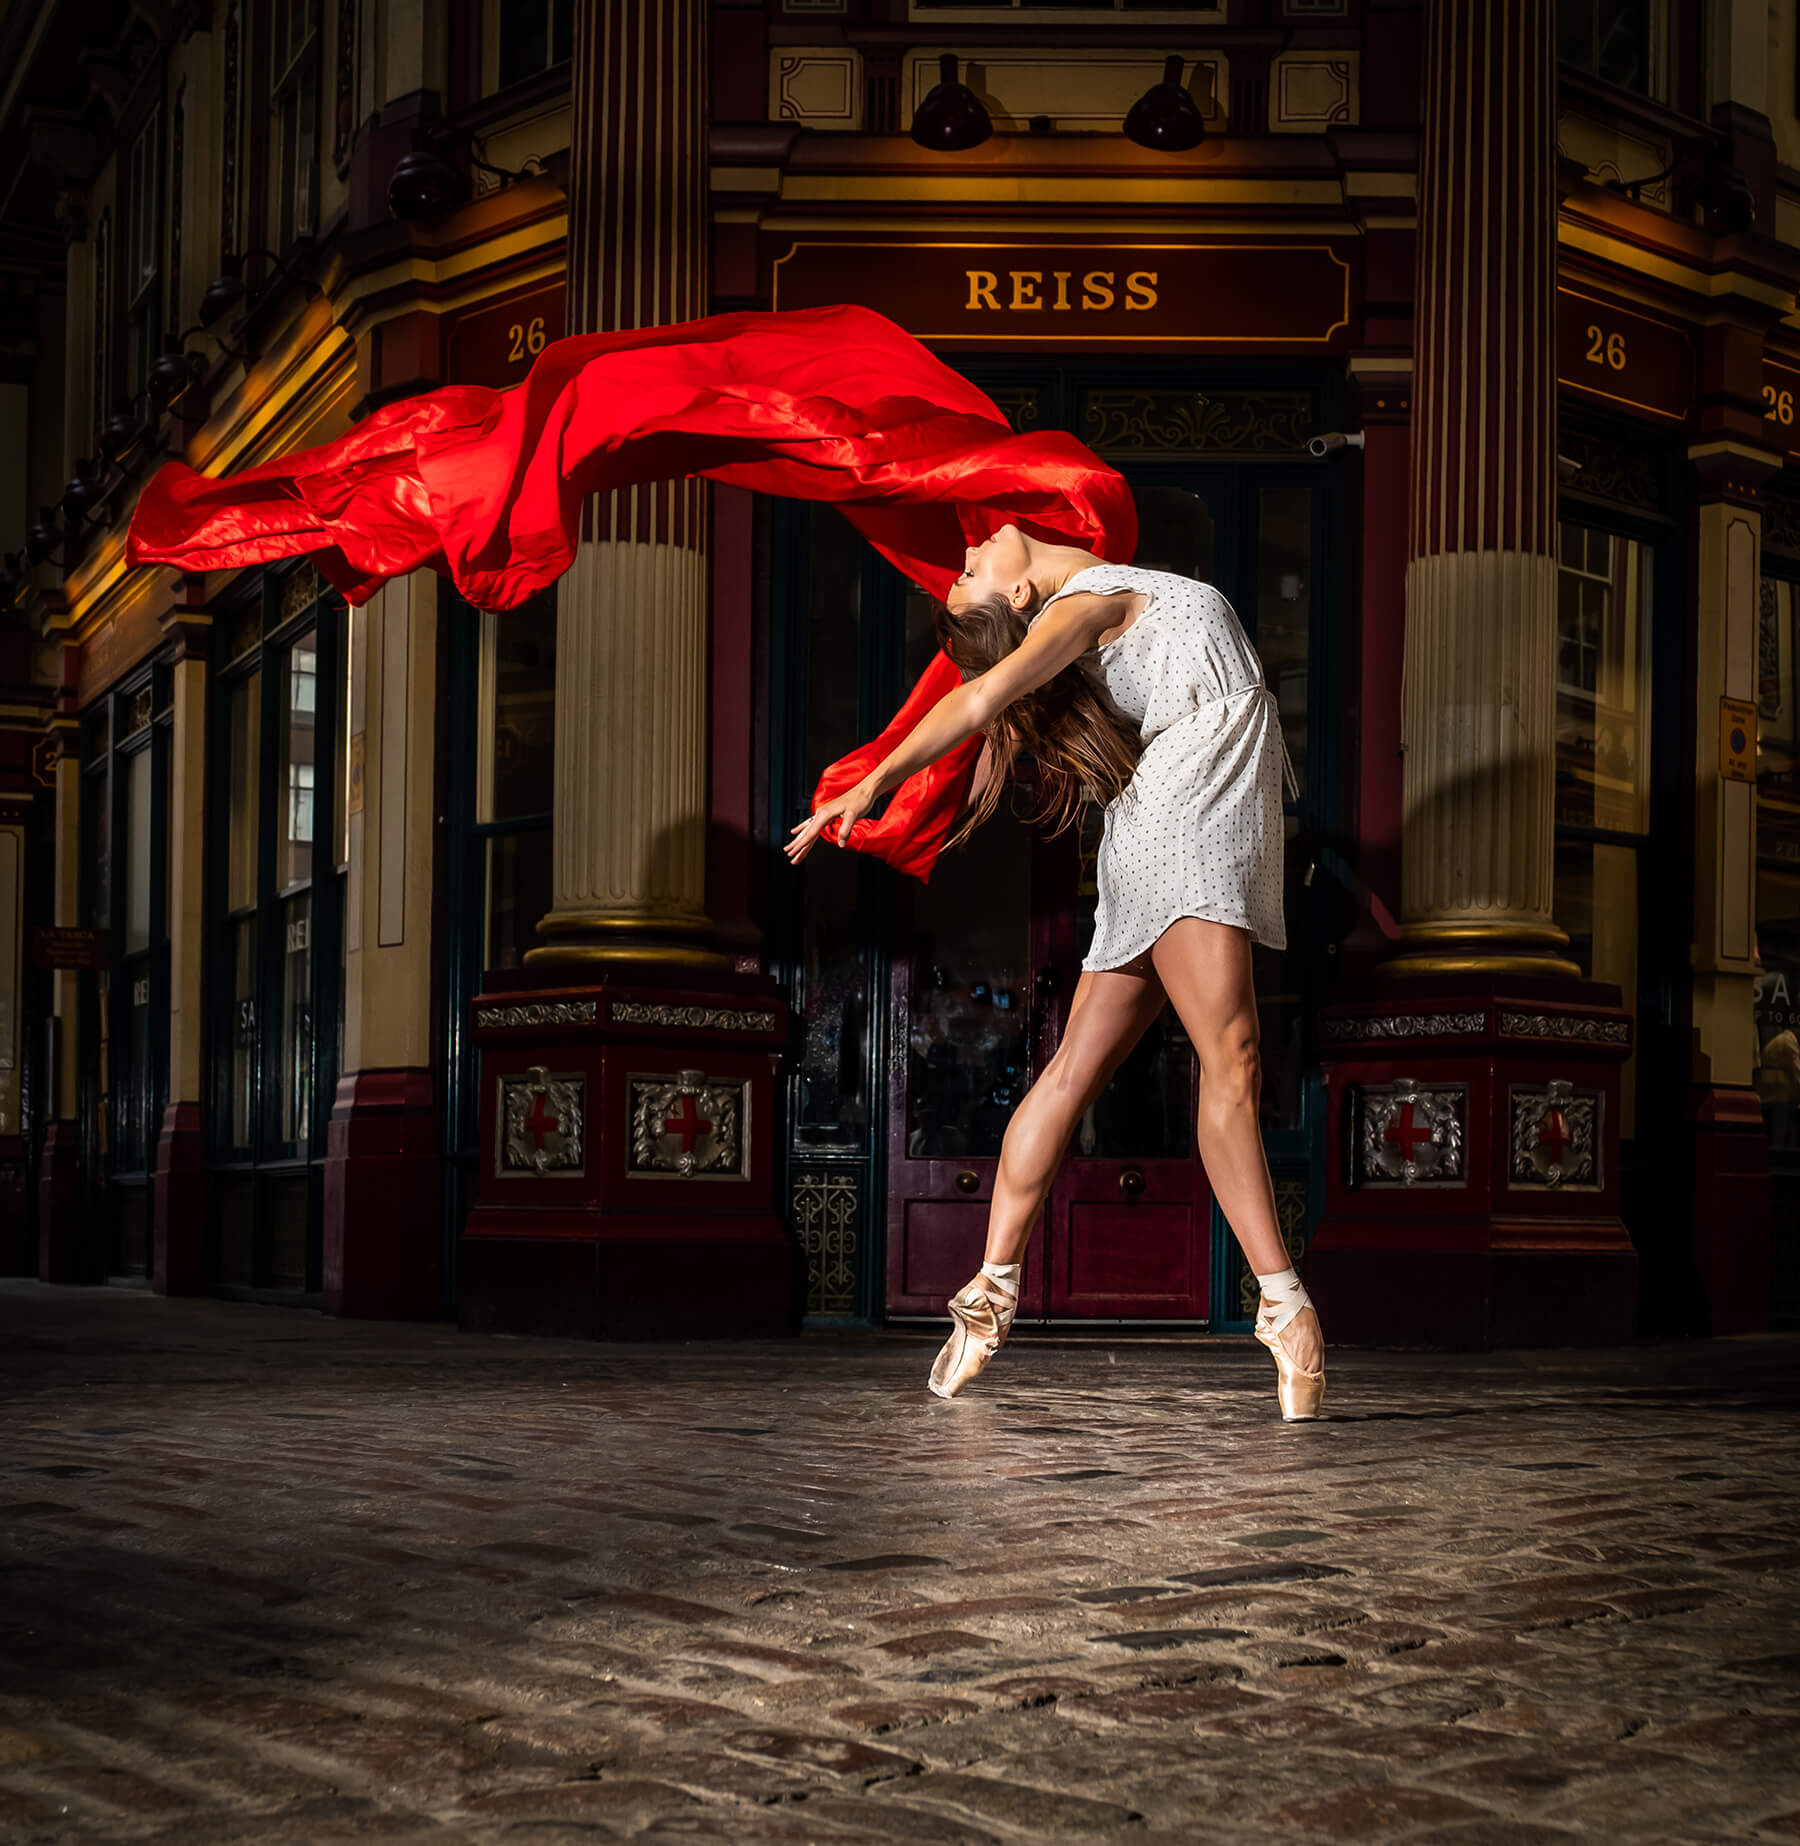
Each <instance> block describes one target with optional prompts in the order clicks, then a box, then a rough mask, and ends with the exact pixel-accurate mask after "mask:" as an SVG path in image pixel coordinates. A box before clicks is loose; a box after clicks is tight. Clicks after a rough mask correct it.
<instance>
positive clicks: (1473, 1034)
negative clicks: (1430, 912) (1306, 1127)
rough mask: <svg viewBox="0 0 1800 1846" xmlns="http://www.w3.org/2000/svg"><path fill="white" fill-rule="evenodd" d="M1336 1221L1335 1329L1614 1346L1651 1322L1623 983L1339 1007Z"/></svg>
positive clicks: (1334, 1091)
mask: <svg viewBox="0 0 1800 1846" xmlns="http://www.w3.org/2000/svg"><path fill="white" fill-rule="evenodd" d="M1320 1036H1321V1041H1322V1042H1321V1050H1322V1056H1323V1062H1324V1068H1325V1082H1326V1094H1327V1107H1328V1110H1329V1122H1330V1153H1329V1160H1328V1168H1327V1181H1326V1207H1325V1217H1324V1220H1323V1222H1322V1223H1321V1224H1320V1226H1319V1229H1318V1231H1317V1233H1316V1234H1315V1236H1314V1238H1313V1242H1312V1246H1311V1248H1310V1249H1309V1250H1308V1252H1307V1256H1306V1282H1307V1287H1308V1289H1309V1290H1310V1291H1311V1293H1312V1294H1313V1295H1314V1297H1315V1298H1316V1299H1317V1301H1318V1303H1319V1313H1320V1318H1321V1320H1322V1321H1323V1323H1324V1326H1325V1329H1326V1338H1327V1339H1328V1340H1335V1341H1343V1342H1350V1343H1355V1342H1359V1341H1360V1342H1367V1343H1372V1344H1404V1345H1419V1346H1439V1347H1458V1348H1485V1347H1497V1346H1552V1345H1591V1344H1606V1343H1611V1342H1615V1341H1620V1340H1627V1339H1630V1338H1632V1337H1633V1336H1634V1335H1635V1334H1636V1332H1637V1327H1638V1305H1637V1257H1636V1254H1635V1252H1634V1251H1633V1249H1632V1246H1631V1240H1630V1237H1629V1236H1628V1235H1627V1233H1626V1230H1625V1225H1624V1222H1623V1221H1622V1219H1621V1218H1620V1216H1619V1127H1618V1123H1619V1067H1620V1065H1621V1064H1622V1063H1623V1061H1624V1060H1625V1058H1626V1057H1627V1056H1628V1055H1629V1054H1630V1050H1631V1018H1630V1015H1629V1014H1627V1013H1625V1012H1624V1011H1623V1010H1622V1009H1621V1008H1620V1007H1619V1005H1618V991H1617V989H1616V988H1612V987H1606V986H1602V985H1600V984H1597V983H1588V982H1573V981H1567V982H1565V981H1550V980H1506V979H1489V980H1486V981H1482V982H1479V983H1477V982H1474V981H1470V980H1461V981H1457V982H1456V983H1454V984H1450V983H1440V982H1432V983H1426V982H1425V981H1422V980H1421V981H1408V982H1405V983H1402V982H1398V981H1396V982H1394V983H1392V984H1391V985H1384V987H1383V989H1382V990H1381V992H1380V994H1379V997H1378V998H1371V999H1369V1000H1366V1001H1362V1002H1356V1003H1350V1004H1345V1005H1341V1006H1335V1007H1331V1008H1328V1009H1327V1010H1326V1011H1325V1013H1324V1014H1323V1015H1322V1016H1321V1020H1320Z"/></svg>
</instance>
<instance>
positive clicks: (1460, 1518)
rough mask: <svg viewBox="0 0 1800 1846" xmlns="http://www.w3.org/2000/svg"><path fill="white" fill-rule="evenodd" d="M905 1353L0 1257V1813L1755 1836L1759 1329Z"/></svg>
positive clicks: (1780, 1695) (903, 1345) (1321, 1835)
mask: <svg viewBox="0 0 1800 1846" xmlns="http://www.w3.org/2000/svg"><path fill="white" fill-rule="evenodd" d="M929 1345H930V1340H929V1338H928V1337H917V1336H913V1335H908V1334H895V1335H890V1336H858V1337H834V1338H830V1339H817V1338H814V1337H812V1336H805V1337H803V1338H801V1339H800V1340H798V1341H794V1342H788V1343H786V1344H783V1345H780V1346H760V1345H753V1344H751V1345H734V1346H707V1345H684V1346H679V1347H666V1348H665V1347H642V1348H633V1349H632V1350H631V1352H630V1353H628V1354H627V1353H624V1352H621V1351H619V1350H617V1349H612V1348H607V1347H602V1346H588V1345H580V1344H573V1343H563V1342H551V1341H543V1342H534V1341H501V1340H488V1339H481V1338H475V1337H465V1336H462V1335H459V1334H457V1333H455V1332H453V1331H451V1330H450V1329H447V1328H442V1327H391V1326H390V1327H379V1326H369V1325H359V1324H356V1323H350V1322H343V1321H332V1320H328V1319H325V1318H323V1317H319V1316H314V1315H306V1314H299V1313H294V1312H290V1311H288V1310H283V1309H260V1308H259V1309H254V1310H251V1309H246V1308H241V1307H234V1306H228V1305H226V1304H222V1303H215V1302H182V1301H168V1300H158V1299H156V1298H154V1297H150V1296H147V1295H142V1294H132V1295H129V1296H126V1295H123V1294H121V1293H119V1292H117V1291H111V1290H90V1291H85V1292H83V1291H60V1290H49V1289H43V1288H39V1287H37V1286H36V1285H34V1284H6V1283H0V1392H3V1393H4V1396H5V1402H6V1405H7V1411H8V1419H7V1430H8V1443H7V1448H6V1453H5V1455H4V1456H3V1457H0V1832H4V1831H9V1830H10V1832H12V1833H18V1834H20V1835H21V1836H22V1837H23V1838H26V1839H29V1840H32V1841H34V1842H35V1841H42V1842H44V1843H45V1846H49V1842H52V1841H54V1842H55V1846H139V1843H140V1842H143V1841H154V1842H158V1843H159V1846H161V1843H163V1842H166V1846H238V1842H240V1841H241V1842H244V1846H249V1842H251V1841H255V1842H256V1843H257V1846H329V1842H331V1841H333V1840H337V1839H342V1840H345V1841H350V1840H357V1841H361V1840H365V1839H367V1840H380V1841H382V1842H383V1843H384V1846H392V1843H397V1842H409V1841H415V1840H416V1841H420V1842H423V1841H426V1840H430V1841H433V1842H434V1846H462V1843H463V1842H465V1841H468V1842H477V1843H478V1846H490V1842H491V1843H493V1846H498V1843H499V1842H502V1841H508V1840H515V1839H516V1840H520V1841H523V1840H529V1841H530V1842H531V1846H547V1843H548V1842H552V1841H561V1840H569V1841H583V1842H586V1843H587V1846H593V1842H595V1841H608V1840H611V1839H614V1838H619V1839H624V1838H630V1839H632V1840H634V1841H650V1842H654V1841H658V1840H668V1841H676V1840H681V1841H707V1842H718V1841H729V1842H731V1843H732V1846H736V1842H738V1841H740V1840H742V1841H745V1842H750V1843H752V1846H754V1843H755V1842H759V1841H763V1840H768V1841H782V1842H786V1841H809V1842H817V1843H818V1846H832V1843H833V1842H852V1843H854V1842H859V1841H867V1842H870V1843H871V1846H892V1843H893V1842H912V1841H920V1842H924V1841H932V1842H936V1841H940V1840H941V1841H946V1842H951V1843H952V1846H961V1842H968V1843H969V1846H989V1842H997V1841H1007V1842H1018V1841H1025V1840H1035V1839H1040V1838H1041V1839H1052V1838H1054V1839H1058V1840H1060V1839H1071V1840H1081V1841H1083V1842H1084V1843H1085V1842H1093V1843H1095V1846H1099V1843H1101V1842H1106V1843H1110V1842H1112V1841H1115V1840H1117V1841H1124V1840H1128V1839H1129V1840H1137V1839H1140V1838H1145V1837H1149V1836H1157V1837H1165V1838H1170V1839H1174V1840H1182V1841H1186V1840H1189V1839H1194V1838H1205V1839H1206V1840H1207V1841H1208V1842H1209V1846H1211V1842H1212V1841H1215V1840H1216V1841H1218V1842H1219V1843H1220V1846H1233V1843H1234V1842H1237V1841H1245V1842H1249V1841H1252V1840H1254V1841H1256V1842H1257V1846H1266V1842H1267V1840H1268V1839H1269V1838H1270V1837H1272V1836H1273V1835H1279V1836H1280V1837H1281V1838H1282V1839H1283V1840H1284V1841H1288V1840H1291V1841H1292V1842H1294V1846H1308V1843H1309V1842H1321V1841H1325V1840H1330V1839H1338V1838H1351V1839H1357V1838H1371V1839H1373V1838H1382V1839H1385V1838H1387V1837H1390V1836H1391V1837H1393V1838H1394V1839H1395V1840H1396V1842H1397V1846H1399V1843H1400V1842H1408V1843H1410V1842H1415V1841H1423V1840H1428V1839H1429V1840H1443V1841H1446V1842H1461V1846H1539V1843H1540V1842H1542V1843H1544V1846H1549V1843H1550V1842H1553V1841H1561V1840H1564V1839H1567V1838H1579V1839H1585V1840H1594V1841H1606V1842H1608V1843H1609V1846H1610V1842H1611V1841H1613V1840H1621V1841H1630V1842H1633V1846H1635V1842H1637V1841H1638V1840H1646V1841H1648V1840H1653V1839H1658V1838H1667V1839H1670V1840H1680V1841H1681V1842H1682V1843H1683V1846H1698V1842H1700V1841H1702V1840H1708V1841H1710V1840H1712V1839H1719V1840H1725V1839H1736V1840H1739V1841H1744V1840H1750V1839H1755V1838H1761V1839H1767V1840H1775V1839H1781V1838H1790V1839H1791V1838H1800V1834H1797V1833H1796V1832H1795V1831H1794V1817H1795V1816H1800V1780H1797V1779H1796V1769H1795V1765H1796V1763H1797V1762H1800V1642H1797V1641H1796V1639H1795V1627H1794V1623H1793V1620H1792V1614H1791V1611H1792V1606H1793V1600H1794V1586H1795V1581H1796V1577H1797V1576H1800V1550H1797V1549H1796V1546H1795V1544H1794V1540H1793V1537H1792V1531H1791V1519H1790V1517H1789V1510H1790V1509H1791V1507H1792V1506H1793V1505H1794V1504H1795V1502H1796V1500H1797V1499H1800V1457H1796V1456H1795V1454H1794V1453H1792V1452H1791V1451H1792V1449H1793V1447H1794V1445H1793V1444H1792V1443H1791V1440H1789V1438H1790V1437H1791V1421H1792V1419H1791V1418H1784V1417H1781V1416H1778V1415H1772V1414H1771V1412H1772V1411H1775V1410H1779V1409H1782V1408H1787V1409H1791V1408H1792V1407H1793V1406H1794V1405H1795V1404H1796V1402H1797V1401H1800V1341H1796V1340H1792V1339H1768V1340H1758V1341H1733V1342H1721V1343H1712V1344H1708V1343H1704V1342H1694V1343H1689V1344H1686V1345H1682V1346H1678V1347H1669V1348H1654V1347H1635V1348H1628V1349H1624V1350H1621V1351H1618V1352H1598V1353H1562V1354H1529V1355H1507V1354H1498V1355H1496V1354H1488V1355H1473V1356H1463V1357H1455V1358H1444V1357H1441V1356H1424V1355H1404V1354H1381V1353H1362V1352H1346V1353H1343V1354H1341V1355H1340V1356H1339V1358H1338V1360H1337V1361H1335V1362H1334V1364H1335V1371H1334V1380H1333V1385H1334V1405H1335V1406H1336V1408H1335V1411H1334V1415H1333V1417H1332V1418H1331V1419H1329V1420H1328V1421H1326V1422H1324V1423H1321V1424H1319V1425H1316V1426H1310V1427H1308V1428H1306V1429H1304V1430H1291V1429H1287V1428H1285V1427H1284V1426H1282V1425H1281V1424H1279V1423H1278V1422H1276V1421H1275V1420H1274V1419H1273V1415H1272V1408H1271V1401H1270V1400H1269V1399H1268V1397H1267V1380H1266V1377H1265V1375H1264V1373H1263V1369H1262V1362H1261V1355H1260V1354H1259V1353H1258V1352H1257V1351H1256V1350H1255V1349H1254V1347H1253V1346H1252V1345H1251V1344H1250V1343H1249V1342H1246V1341H1218V1340H1209V1339H1199V1340H1193V1341H1155V1342H1134V1341H1132V1340H1131V1339H1128V1338H1120V1339H1114V1340H1107V1341H1100V1340H1092V1341H1083V1342H1069V1341H1060V1342H1058V1341H1053V1340H1045V1339H1041V1338H1038V1337H1036V1336H1034V1335H1033V1334H1032V1333H1031V1332H1029V1331H1025V1332H1022V1333H1021V1334H1020V1335H1019V1336H1018V1337H1017V1338H1015V1340H1014V1341H1012V1342H1011V1343H1010V1344H1009V1346H1008V1349H1007V1352H1006V1353H1005V1354H1004V1355H1003V1356H1002V1359H1001V1360H1000V1361H999V1362H998V1363H997V1365H996V1367H995V1368H994V1370H993V1372H992V1373H991V1374H990V1375H988V1376H987V1377H984V1379H983V1380H982V1383H981V1386H980V1387H978V1389H977V1390H975V1391H972V1392H971V1393H969V1394H967V1396H965V1397H964V1398H960V1399H958V1400H956V1402H955V1403H954V1404H940V1403H939V1402H937V1400H935V1399H930V1398H929V1397H928V1396H927V1395H926V1394H925V1393H924V1392H923V1391H922V1390H921V1389H920V1386H919V1374H920V1372H921V1369H922V1364H923V1363H925V1362H928V1360H929V1352H928V1351H927V1348H928V1347H929ZM1427 1400H1428V1401H1429V1403H1430V1405H1431V1407H1432V1409H1431V1414H1429V1415H1421V1414H1419V1412H1418V1409H1417V1407H1418V1405H1419V1404H1420V1403H1421V1402H1423V1401H1427ZM672 1458H674V1459H672ZM64 1808H66V1809H67V1812H66V1813H64V1812H62V1811H60V1810H62V1809H64Z"/></svg>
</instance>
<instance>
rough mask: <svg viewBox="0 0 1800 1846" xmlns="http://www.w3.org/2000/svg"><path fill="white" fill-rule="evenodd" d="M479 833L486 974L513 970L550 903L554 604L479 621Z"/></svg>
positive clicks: (542, 602) (549, 597)
mask: <svg viewBox="0 0 1800 1846" xmlns="http://www.w3.org/2000/svg"><path fill="white" fill-rule="evenodd" d="M477 698H478V708H479V720H478V725H479V728H478V730H477V732H476V762H475V824H476V835H477V839H478V846H477V852H478V856H479V859H480V862H481V865H482V870H483V874H484V877H483V884H484V889H483V902H482V910H481V914H482V916H483V918H484V923H485V927H484V932H483V938H482V965H483V967H484V968H517V967H520V966H521V965H522V964H523V962H524V959H525V954H526V952H527V950H529V949H531V948H533V947H535V946H536V943H537V926H538V924H539V923H540V922H541V921H542V920H543V918H544V916H545V915H546V914H547V913H548V911H549V909H550V905H551V902H552V899H553V896H554V892H553V888H552V885H551V860H550V809H551V802H552V789H553V787H554V781H555V761H556V758H555V751H556V598H555V595H554V593H547V594H545V595H543V596H540V597H538V598H537V599H536V600H535V601H533V602H530V603H528V604H527V605H526V606H525V607H524V608H523V609H511V610H508V611H507V612H506V613H505V614H496V613H495V612H494V611H493V610H491V609H490V610H484V611H483V612H482V615H481V659H480V666H479V669H478V692H477Z"/></svg>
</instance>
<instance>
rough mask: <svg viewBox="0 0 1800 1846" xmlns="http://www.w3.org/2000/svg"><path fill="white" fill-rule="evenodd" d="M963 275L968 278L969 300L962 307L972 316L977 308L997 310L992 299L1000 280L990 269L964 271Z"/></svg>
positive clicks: (996, 304)
mask: <svg viewBox="0 0 1800 1846" xmlns="http://www.w3.org/2000/svg"><path fill="white" fill-rule="evenodd" d="M963 274H964V275H965V276H967V277H968V278H969V299H968V300H967V301H965V302H964V303H963V306H964V307H965V308H966V309H967V310H968V311H969V312H970V313H971V314H973V313H974V312H975V311H976V309H977V308H996V309H997V308H998V307H999V306H1000V304H999V302H998V301H996V300H995V299H994V290H995V289H997V288H998V287H999V286H1000V278H999V277H998V276H997V275H995V274H994V272H993V271H992V270H991V269H965V270H964V271H963Z"/></svg>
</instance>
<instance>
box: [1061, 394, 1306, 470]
mask: <svg viewBox="0 0 1800 1846" xmlns="http://www.w3.org/2000/svg"><path fill="white" fill-rule="evenodd" d="M1317 422H1318V418H1317V413H1316V409H1315V405H1314V401H1313V394H1312V393H1311V392H1310V391H1213V392H1206V391H1084V392H1083V393H1082V397H1081V439H1082V441H1083V442H1085V443H1086V444H1087V445H1088V447H1089V448H1091V449H1096V450H1098V451H1099V452H1100V453H1101V454H1103V455H1172V454H1183V455H1186V454H1192V453H1195V452H1202V453H1205V454H1209V455H1304V454H1305V453H1306V444H1307V439H1308V438H1309V437H1311V436H1312V435H1313V434H1314V433H1315V431H1316V427H1317Z"/></svg>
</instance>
